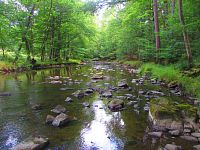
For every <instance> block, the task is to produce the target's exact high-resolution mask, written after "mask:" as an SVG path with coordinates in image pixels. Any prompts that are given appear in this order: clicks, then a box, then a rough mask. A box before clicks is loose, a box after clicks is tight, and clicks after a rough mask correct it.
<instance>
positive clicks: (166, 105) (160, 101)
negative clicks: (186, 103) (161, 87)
mask: <svg viewBox="0 0 200 150" xmlns="http://www.w3.org/2000/svg"><path fill="white" fill-rule="evenodd" d="M150 111H151V114H152V115H153V117H154V118H157V119H166V118H177V108H176V107H174V105H173V103H172V102H171V101H170V100H169V99H167V98H165V97H160V98H157V99H153V100H151V106H150Z"/></svg>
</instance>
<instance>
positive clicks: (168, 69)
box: [123, 61, 200, 99]
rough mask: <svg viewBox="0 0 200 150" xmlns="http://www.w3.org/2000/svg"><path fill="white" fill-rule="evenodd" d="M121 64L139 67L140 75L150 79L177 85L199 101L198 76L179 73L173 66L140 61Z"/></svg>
mask: <svg viewBox="0 0 200 150" xmlns="http://www.w3.org/2000/svg"><path fill="white" fill-rule="evenodd" d="M123 64H126V65H131V66H132V67H138V68H139V67H140V68H141V70H140V72H141V74H145V73H150V74H151V76H152V77H154V78H158V79H161V80H164V81H166V82H167V83H172V82H174V83H177V84H178V85H180V86H181V87H182V89H183V90H184V91H185V92H186V93H188V94H191V95H193V96H195V97H197V98H198V99H200V76H197V77H190V76H187V75H185V74H183V73H181V71H180V70H179V69H177V68H176V67H175V66H174V65H170V66H164V65H159V64H155V63H143V62H141V61H125V62H123Z"/></svg>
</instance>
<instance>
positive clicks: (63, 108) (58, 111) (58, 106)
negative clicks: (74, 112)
mask: <svg viewBox="0 0 200 150" xmlns="http://www.w3.org/2000/svg"><path fill="white" fill-rule="evenodd" d="M51 111H52V112H54V113H56V114H60V113H64V112H66V108H65V107H63V106H61V105H57V106H56V107H55V108H54V109H52V110H51Z"/></svg>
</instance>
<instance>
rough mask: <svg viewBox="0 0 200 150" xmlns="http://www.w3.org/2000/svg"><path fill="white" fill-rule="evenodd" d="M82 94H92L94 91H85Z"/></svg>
mask: <svg viewBox="0 0 200 150" xmlns="http://www.w3.org/2000/svg"><path fill="white" fill-rule="evenodd" d="M84 92H85V94H92V93H93V92H94V91H93V90H92V89H86V90H85V91H84Z"/></svg>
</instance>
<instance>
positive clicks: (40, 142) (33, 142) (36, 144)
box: [12, 136, 49, 150]
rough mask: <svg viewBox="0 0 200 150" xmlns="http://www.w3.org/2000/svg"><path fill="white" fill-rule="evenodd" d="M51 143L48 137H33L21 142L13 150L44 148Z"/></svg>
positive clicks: (39, 149) (38, 149) (41, 149)
mask: <svg viewBox="0 0 200 150" xmlns="http://www.w3.org/2000/svg"><path fill="white" fill-rule="evenodd" d="M48 144H49V140H48V138H43V137H40V136H38V137H31V138H28V139H26V140H24V141H23V142H21V143H19V144H18V145H17V146H16V147H14V148H12V150H43V149H44V148H45V147H46V146H47V145H48Z"/></svg>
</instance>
